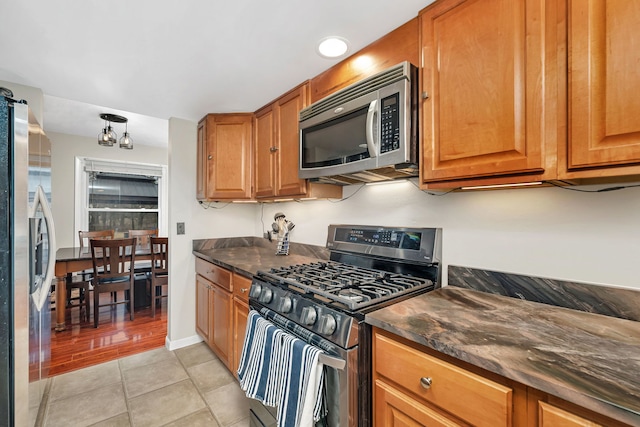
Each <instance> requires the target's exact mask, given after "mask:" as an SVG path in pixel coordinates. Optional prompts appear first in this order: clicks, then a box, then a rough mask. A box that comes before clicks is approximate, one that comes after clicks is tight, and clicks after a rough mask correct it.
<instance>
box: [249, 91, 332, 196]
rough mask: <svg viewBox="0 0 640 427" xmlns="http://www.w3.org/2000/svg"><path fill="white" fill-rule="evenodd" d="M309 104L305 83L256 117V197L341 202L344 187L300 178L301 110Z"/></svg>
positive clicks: (261, 110) (262, 110)
mask: <svg viewBox="0 0 640 427" xmlns="http://www.w3.org/2000/svg"><path fill="white" fill-rule="evenodd" d="M308 104H309V85H308V84H307V83H304V84H302V85H300V86H298V87H296V88H295V89H293V90H291V91H289V92H287V93H286V94H284V95H283V96H281V97H280V98H278V99H277V100H275V101H273V102H272V103H271V104H269V105H267V106H265V107H262V108H261V109H260V110H258V111H257V112H256V113H255V119H254V150H255V164H254V171H255V197H256V199H261V200H263V199H274V198H289V197H295V198H327V197H329V198H340V197H342V187H339V186H335V185H328V184H315V183H310V182H307V181H306V180H304V179H300V178H298V168H299V166H298V165H299V161H300V160H299V157H300V136H299V131H298V121H299V114H300V110H302V109H303V108H304V107H306V106H307V105H308Z"/></svg>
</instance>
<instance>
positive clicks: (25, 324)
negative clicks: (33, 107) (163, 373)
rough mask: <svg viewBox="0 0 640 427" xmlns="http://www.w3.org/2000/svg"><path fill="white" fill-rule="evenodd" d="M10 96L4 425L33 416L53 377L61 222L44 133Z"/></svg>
mask: <svg viewBox="0 0 640 427" xmlns="http://www.w3.org/2000/svg"><path fill="white" fill-rule="evenodd" d="M12 96H13V94H12V93H11V92H10V91H9V90H7V89H4V88H0V425H3V426H4V425H6V426H18V427H21V426H33V425H34V424H35V422H36V420H37V416H38V412H39V409H40V406H41V405H40V404H41V402H42V398H43V394H44V390H45V386H46V383H47V377H48V364H49V360H50V354H51V353H50V348H51V347H50V341H51V308H50V290H51V283H52V280H53V278H54V270H55V229H54V225H53V221H52V218H51V209H50V207H49V202H48V200H47V199H48V196H47V193H49V197H50V164H49V165H47V164H46V160H43V159H46V157H47V156H46V148H45V153H44V154H45V155H44V156H43V155H42V154H43V152H42V144H43V141H45V140H46V136H45V135H44V133H43V132H42V130H41V128H40V127H39V125H38V124H37V123H36V122H35V121H34V120H33V116H32V115H31V114H30V111H29V108H28V106H27V104H26V103H25V102H24V101H16V100H14V99H12ZM46 141H48V140H46ZM49 158H50V156H49ZM47 167H48V168H49V170H48V172H47ZM47 173H48V175H47ZM47 180H48V183H49V184H48V186H47ZM41 184H45V186H44V187H43V186H42V185H41ZM45 188H46V189H45Z"/></svg>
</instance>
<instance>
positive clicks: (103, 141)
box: [98, 113, 133, 150]
mask: <svg viewBox="0 0 640 427" xmlns="http://www.w3.org/2000/svg"><path fill="white" fill-rule="evenodd" d="M100 118H101V119H102V120H104V122H105V123H104V128H103V129H102V132H100V133H99V134H98V144H99V145H103V146H105V147H113V146H114V145H115V143H116V142H117V141H118V135H117V134H116V132H115V131H114V130H113V128H112V127H111V123H112V122H113V123H124V124H125V128H124V133H123V134H122V138H120V148H124V149H127V150H131V149H132V148H133V139H132V138H131V136H130V135H129V132H128V121H129V120H128V119H127V118H126V117H123V116H119V115H117V114H110V113H102V114H100Z"/></svg>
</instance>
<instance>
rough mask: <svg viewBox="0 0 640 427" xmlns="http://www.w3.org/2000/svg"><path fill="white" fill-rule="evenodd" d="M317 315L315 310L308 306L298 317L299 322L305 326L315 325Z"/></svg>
mask: <svg viewBox="0 0 640 427" xmlns="http://www.w3.org/2000/svg"><path fill="white" fill-rule="evenodd" d="M317 316H318V314H317V313H316V309H315V308H313V307H311V306H308V307H304V308H303V309H302V314H301V315H300V321H301V322H302V323H303V324H304V325H307V326H311V325H313V324H314V323H316V317H317Z"/></svg>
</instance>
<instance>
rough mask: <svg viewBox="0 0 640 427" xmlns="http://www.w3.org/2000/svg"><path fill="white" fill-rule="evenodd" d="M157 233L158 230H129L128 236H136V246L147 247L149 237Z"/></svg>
mask: <svg viewBox="0 0 640 427" xmlns="http://www.w3.org/2000/svg"><path fill="white" fill-rule="evenodd" d="M157 235H158V230H157V229H155V230H129V237H130V238H131V237H135V238H136V240H137V241H136V246H138V247H148V246H149V239H150V238H151V237H155V236H157Z"/></svg>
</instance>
